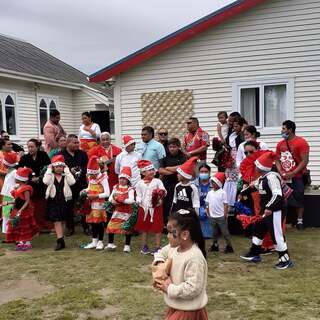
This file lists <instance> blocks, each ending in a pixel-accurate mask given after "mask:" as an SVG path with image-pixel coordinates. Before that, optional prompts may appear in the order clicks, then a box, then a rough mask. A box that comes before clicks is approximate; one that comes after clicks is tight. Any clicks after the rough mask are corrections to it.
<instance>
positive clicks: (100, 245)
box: [96, 241, 104, 250]
mask: <svg viewBox="0 0 320 320" xmlns="http://www.w3.org/2000/svg"><path fill="white" fill-rule="evenodd" d="M103 248H104V244H103V241H98V243H97V246H96V250H103Z"/></svg>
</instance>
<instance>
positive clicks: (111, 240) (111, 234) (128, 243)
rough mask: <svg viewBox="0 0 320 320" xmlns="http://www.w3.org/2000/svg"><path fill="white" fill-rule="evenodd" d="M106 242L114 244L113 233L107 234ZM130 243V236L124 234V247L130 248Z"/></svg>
mask: <svg viewBox="0 0 320 320" xmlns="http://www.w3.org/2000/svg"><path fill="white" fill-rule="evenodd" d="M108 242H109V243H113V242H114V233H109V234H108ZM130 243H131V234H126V245H128V246H130Z"/></svg>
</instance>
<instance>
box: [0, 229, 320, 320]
mask: <svg viewBox="0 0 320 320" xmlns="http://www.w3.org/2000/svg"><path fill="white" fill-rule="evenodd" d="M319 231H320V230H319V229H308V230H305V231H304V232H298V231H296V230H294V229H289V230H288V231H287V239H288V245H289V249H290V253H291V256H292V259H293V260H294V263H295V267H294V268H293V269H290V270H283V271H278V270H274V269H273V268H272V266H273V264H274V263H275V262H276V259H277V256H276V255H275V254H273V255H271V256H267V257H264V259H263V262H262V263H261V264H259V265H254V264H249V263H245V262H242V261H241V260H240V258H239V254H240V253H241V252H243V251H246V249H247V248H248V244H249V242H248V239H245V238H243V237H240V236H235V237H233V243H234V247H235V251H236V253H235V254H231V255H225V254H223V253H218V254H210V255H209V258H208V266H209V275H208V288H207V291H208V295H209V304H208V310H209V319H212V320H214V319H219V320H220V319H223V320H227V319H241V320H242V319H248V320H249V319H254V320H259V319H261V320H269V319H270V320H274V319H292V320H296V319H304V320H306V319H320V308H319V306H320V283H319V276H320V232H319ZM119 240H121V241H119ZM122 240H123V239H122V238H121V237H119V236H118V237H117V236H116V241H117V244H118V250H117V251H115V252H106V251H105V250H104V251H103V252H96V251H84V250H83V249H80V248H79V245H80V244H81V243H83V242H85V241H87V237H86V236H84V235H82V234H80V233H78V234H77V235H75V236H73V237H71V238H67V240H66V244H67V246H68V248H67V249H66V250H64V251H61V252H54V251H53V250H52V248H53V246H54V243H55V238H54V236H52V235H41V236H39V237H36V238H35V239H34V242H33V244H34V249H33V250H32V252H28V253H22V252H15V251H13V250H14V248H13V246H11V245H2V244H1V245H0V320H20V319H21V320H31V319H32V320H36V319H66V320H67V319H68V320H69V319H70V320H71V319H79V320H86V319H114V320H117V319H121V320H122V319H123V320H125V319H150V320H151V319H152V320H153V319H154V320H156V319H162V318H163V315H164V312H165V310H166V306H165V305H164V303H163V299H162V296H161V294H160V293H157V292H155V291H154V290H153V289H152V287H151V285H150V283H151V281H150V279H151V277H150V271H149V265H150V263H151V261H152V257H151V256H142V255H140V254H139V253H138V251H139V238H133V252H132V253H131V254H124V253H123V252H122V248H123V244H122ZM208 245H209V243H208Z"/></svg>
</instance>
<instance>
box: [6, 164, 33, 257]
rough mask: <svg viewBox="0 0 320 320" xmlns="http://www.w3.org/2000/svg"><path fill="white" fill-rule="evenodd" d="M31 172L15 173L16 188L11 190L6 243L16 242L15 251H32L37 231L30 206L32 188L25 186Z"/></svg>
mask: <svg viewBox="0 0 320 320" xmlns="http://www.w3.org/2000/svg"><path fill="white" fill-rule="evenodd" d="M31 173H32V170H31V169H30V168H26V167H23V168H19V169H18V170H17V172H16V186H15V187H14V189H13V190H12V193H11V194H12V196H13V198H14V207H13V210H12V211H11V213H10V219H9V221H8V228H7V234H6V241H7V242H18V244H17V245H16V250H17V251H26V250H30V249H32V244H31V240H32V238H33V236H34V235H36V234H37V233H38V231H39V228H38V226H37V224H36V220H35V218H34V208H33V206H32V204H31V200H30V198H31V196H32V192H33V191H32V187H31V186H29V185H28V184H27V182H28V180H29V176H30V175H31Z"/></svg>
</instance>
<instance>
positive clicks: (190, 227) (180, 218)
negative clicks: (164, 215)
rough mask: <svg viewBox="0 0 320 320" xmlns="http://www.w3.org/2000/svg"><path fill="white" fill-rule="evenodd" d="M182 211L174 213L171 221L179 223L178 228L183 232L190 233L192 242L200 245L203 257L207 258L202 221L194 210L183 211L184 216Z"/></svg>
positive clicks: (170, 217) (171, 215)
mask: <svg viewBox="0 0 320 320" xmlns="http://www.w3.org/2000/svg"><path fill="white" fill-rule="evenodd" d="M181 211H182V210H179V211H176V212H172V213H171V214H170V216H169V219H170V220H175V221H176V222H177V227H178V228H179V229H180V230H181V231H185V230H187V231H189V233H190V237H191V240H192V241H193V242H194V243H196V244H197V245H198V247H199V249H200V250H201V252H202V254H203V256H204V257H205V258H207V252H206V246H205V241H204V238H203V236H202V231H201V226H200V221H199V218H198V215H197V213H196V211H195V210H194V209H192V208H190V209H188V210H183V214H182V212H181Z"/></svg>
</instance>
